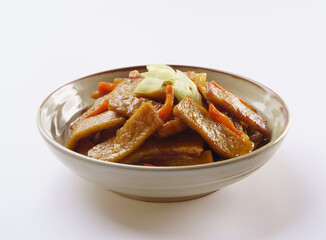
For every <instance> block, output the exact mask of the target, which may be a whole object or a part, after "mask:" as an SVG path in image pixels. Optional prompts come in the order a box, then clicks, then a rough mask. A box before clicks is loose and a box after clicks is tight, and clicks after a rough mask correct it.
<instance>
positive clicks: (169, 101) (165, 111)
mask: <svg viewBox="0 0 326 240" xmlns="http://www.w3.org/2000/svg"><path fill="white" fill-rule="evenodd" d="M173 101H174V89H173V87H172V86H171V85H168V86H166V98H165V103H164V105H163V107H162V108H161V109H159V110H158V111H157V114H158V115H159V116H160V118H161V119H162V120H163V121H164V120H165V119H166V118H167V117H168V116H169V114H170V112H171V110H172V107H173Z"/></svg>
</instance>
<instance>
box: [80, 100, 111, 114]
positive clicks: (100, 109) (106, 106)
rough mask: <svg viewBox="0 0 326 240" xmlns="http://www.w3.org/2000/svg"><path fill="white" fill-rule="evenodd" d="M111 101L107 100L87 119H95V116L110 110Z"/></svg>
mask: <svg viewBox="0 0 326 240" xmlns="http://www.w3.org/2000/svg"><path fill="white" fill-rule="evenodd" d="M108 105H109V100H108V99H106V100H104V102H103V103H102V104H101V105H100V106H99V107H98V108H96V109H94V111H93V112H91V113H89V114H88V115H87V116H86V117H85V118H89V117H93V116H95V115H98V114H100V113H102V112H105V111H107V110H108Z"/></svg>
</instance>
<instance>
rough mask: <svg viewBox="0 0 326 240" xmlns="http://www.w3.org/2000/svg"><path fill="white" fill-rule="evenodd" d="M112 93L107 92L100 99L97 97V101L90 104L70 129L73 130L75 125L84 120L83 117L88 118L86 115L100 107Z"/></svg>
mask: <svg viewBox="0 0 326 240" xmlns="http://www.w3.org/2000/svg"><path fill="white" fill-rule="evenodd" d="M109 97H110V95H109V94H107V95H105V96H103V97H100V98H98V99H96V101H95V102H94V104H93V105H92V106H90V107H89V108H88V109H87V110H86V111H85V112H84V113H83V114H82V115H81V116H80V117H79V118H78V119H77V120H76V121H75V122H74V124H72V125H71V126H70V129H71V130H73V129H74V128H75V126H76V125H77V124H78V123H79V122H80V121H82V120H83V119H86V117H87V116H88V115H89V114H90V113H92V112H93V111H94V110H95V109H97V108H99V107H100V106H101V105H102V104H103V103H104V102H105V101H107V100H108V99H109Z"/></svg>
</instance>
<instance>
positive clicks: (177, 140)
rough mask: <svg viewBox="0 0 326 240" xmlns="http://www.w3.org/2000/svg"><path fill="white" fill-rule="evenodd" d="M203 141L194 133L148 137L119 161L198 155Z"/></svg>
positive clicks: (133, 161)
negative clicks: (160, 137)
mask: <svg viewBox="0 0 326 240" xmlns="http://www.w3.org/2000/svg"><path fill="white" fill-rule="evenodd" d="M203 145H204V142H203V140H202V138H201V137H200V136H199V135H198V134H196V133H179V134H177V135H175V136H172V137H169V138H164V139H157V138H155V137H152V138H150V139H148V140H147V141H146V142H145V143H144V144H143V145H142V146H141V147H140V148H139V149H138V150H136V151H135V152H133V153H132V154H130V155H129V156H127V157H126V158H124V159H123V160H121V161H120V162H121V163H128V164H134V163H137V162H139V161H142V160H146V159H152V158H158V157H162V156H164V157H166V158H173V157H174V158H175V157H178V158H179V157H181V156H188V157H194V156H199V155H200V154H201V152H202V151H203V150H204V149H203Z"/></svg>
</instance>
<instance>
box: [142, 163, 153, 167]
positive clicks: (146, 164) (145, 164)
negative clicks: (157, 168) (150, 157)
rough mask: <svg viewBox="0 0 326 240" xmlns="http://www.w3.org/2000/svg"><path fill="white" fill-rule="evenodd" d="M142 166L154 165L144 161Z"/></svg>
mask: <svg viewBox="0 0 326 240" xmlns="http://www.w3.org/2000/svg"><path fill="white" fill-rule="evenodd" d="M143 166H147V167H154V165H153V164H150V163H144V164H143Z"/></svg>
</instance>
